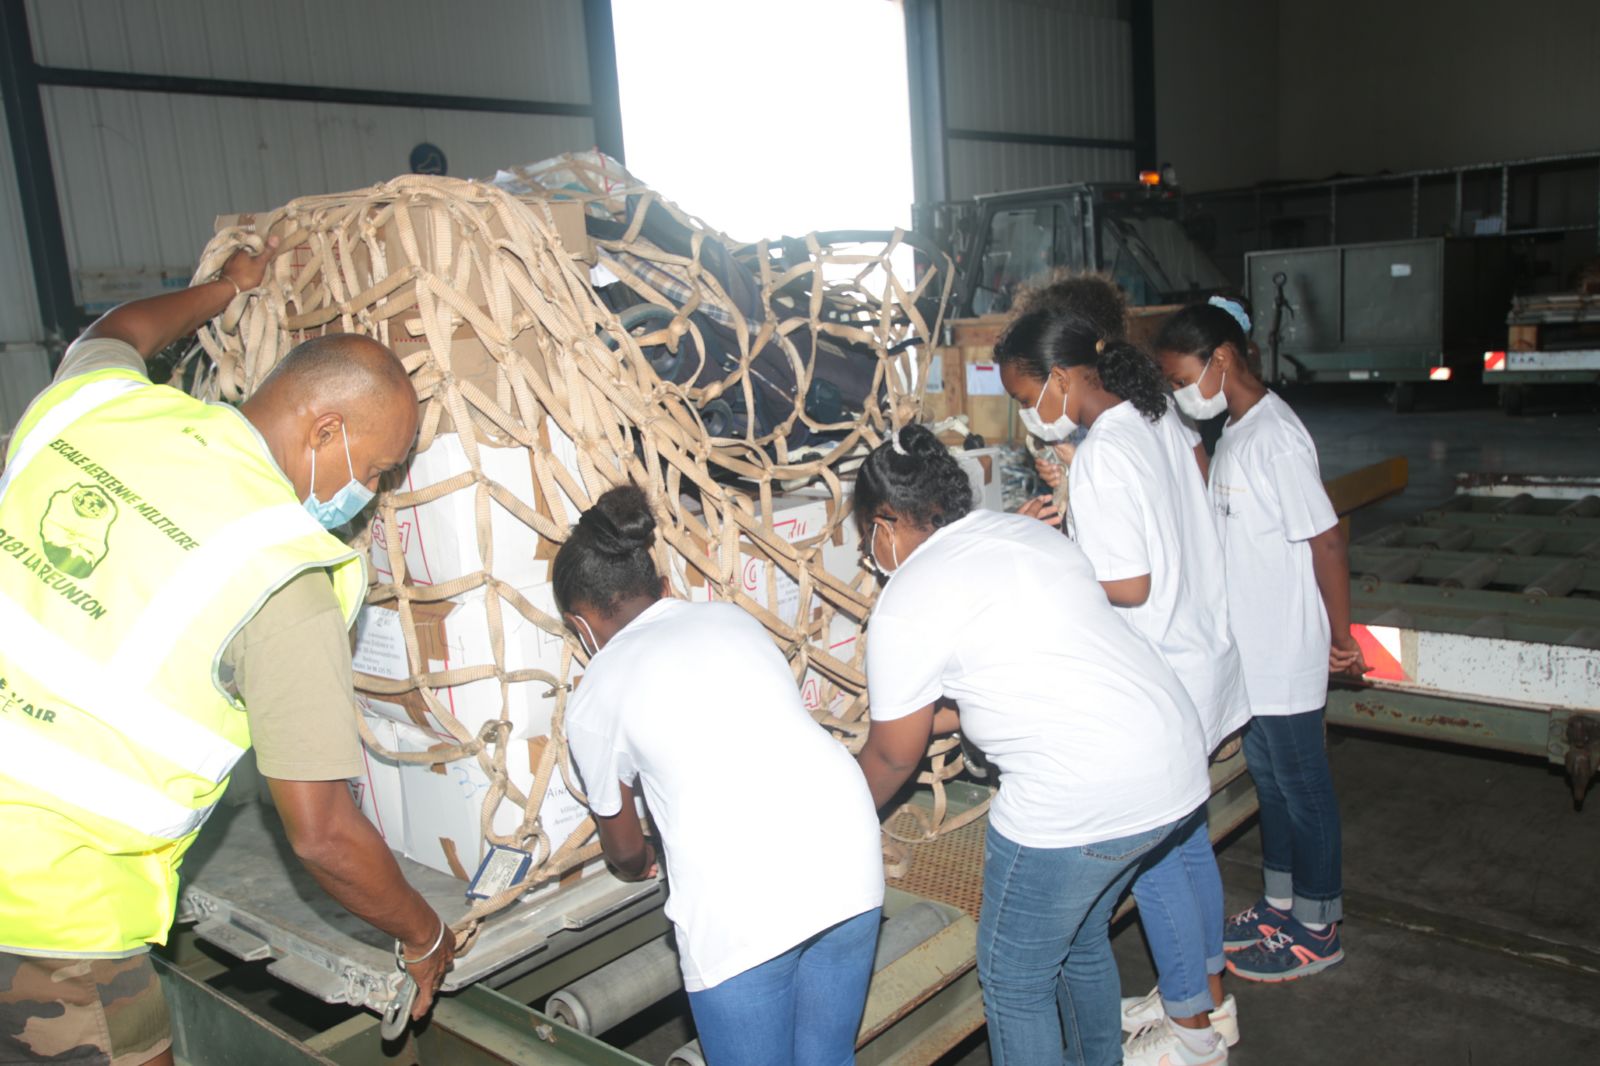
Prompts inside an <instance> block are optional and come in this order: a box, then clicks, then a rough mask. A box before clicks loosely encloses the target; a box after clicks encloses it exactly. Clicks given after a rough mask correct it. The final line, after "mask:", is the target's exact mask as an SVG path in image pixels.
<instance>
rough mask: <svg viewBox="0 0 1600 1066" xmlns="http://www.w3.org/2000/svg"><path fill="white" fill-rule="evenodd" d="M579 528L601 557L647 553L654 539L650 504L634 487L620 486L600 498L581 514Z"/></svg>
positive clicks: (654, 525) (654, 523)
mask: <svg viewBox="0 0 1600 1066" xmlns="http://www.w3.org/2000/svg"><path fill="white" fill-rule="evenodd" d="M578 525H579V526H580V527H582V528H583V529H584V530H585V531H586V532H588V533H589V534H590V535H591V536H592V537H593V541H594V546H595V549H596V550H598V551H599V552H601V553H602V554H604V555H615V556H627V555H632V554H633V553H635V552H638V551H649V550H650V547H651V545H653V544H654V543H655V539H656V519H655V516H654V515H653V514H651V513H650V501H649V499H648V498H647V497H646V496H645V494H644V491H643V490H641V489H640V488H639V487H638V486H636V485H621V486H619V487H617V488H614V489H611V490H610V491H609V492H606V493H604V494H603V495H601V497H600V498H599V499H598V500H596V501H595V502H594V506H593V507H591V508H589V509H588V510H587V511H585V512H583V515H582V516H581V517H580V518H579V519H578Z"/></svg>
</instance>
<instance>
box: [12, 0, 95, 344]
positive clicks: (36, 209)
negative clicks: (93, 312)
mask: <svg viewBox="0 0 1600 1066" xmlns="http://www.w3.org/2000/svg"><path fill="white" fill-rule="evenodd" d="M39 73H40V67H39V66H38V64H36V63H35V62H34V60H33V39H32V37H31V35H30V34H29V31H28V9H27V5H25V4H24V3H23V2H22V0H4V2H3V3H0V96H4V97H5V108H6V124H7V126H8V127H9V132H10V135H11V155H12V158H13V159H14V160H15V161H16V169H17V194H18V198H19V199H20V201H21V203H22V220H23V225H24V227H25V229H26V231H27V236H28V257H29V259H30V260H31V262H32V264H33V285H34V290H35V292H36V293H37V296H38V300H39V318H40V321H41V323H42V324H43V326H44V331H45V334H46V338H41V339H51V340H55V341H57V342H58V343H59V342H62V341H65V340H66V338H68V337H70V336H72V335H74V334H76V333H77V332H78V329H79V327H80V326H81V325H82V324H83V323H82V317H83V316H82V312H81V311H79V310H78V305H77V300H76V298H75V297H74V296H73V293H72V270H71V267H70V266H69V265H68V260H67V238H66V230H65V229H64V228H63V226H62V223H61V204H60V201H59V200H58V199H57V197H56V178H55V170H54V168H53V167H52V166H51V163H50V141H49V137H48V135H47V134H46V132H45V125H44V106H43V104H42V103H41V101H40V99H39V85H40V84H41V80H40V77H39ZM53 362H54V358H53V357H52V363H53Z"/></svg>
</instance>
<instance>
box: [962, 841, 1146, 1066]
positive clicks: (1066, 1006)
mask: <svg viewBox="0 0 1600 1066" xmlns="http://www.w3.org/2000/svg"><path fill="white" fill-rule="evenodd" d="M1175 824H1176V823H1173V824H1169V825H1164V826H1161V827H1159V828H1157V829H1150V830H1147V831H1145V832H1143V833H1134V834H1132V835H1131V836H1126V837H1121V838H1118V839H1116V840H1107V841H1104V842H1102V843H1098V844H1086V845H1084V846H1082V847H1075V848H1030V847H1025V846H1024V845H1021V844H1015V843H1013V842H1011V841H1010V840H1007V839H1006V838H1005V837H1004V836H1002V835H1001V834H1000V833H999V832H997V831H996V830H995V828H994V826H993V825H991V826H990V827H989V835H988V838H987V839H986V840H985V842H984V849H983V909H982V912H981V913H980V914H979V917H978V980H979V981H980V982H981V983H982V985H983V1009H984V1013H985V1014H986V1015H987V1016H988V1020H989V1057H990V1060H991V1061H992V1062H993V1063H994V1066H1008V1064H1009V1066H1048V1064H1050V1063H1062V1062H1071V1063H1074V1064H1082V1066H1118V1064H1120V1063H1121V1062H1122V1023H1121V995H1122V992H1121V987H1120V985H1119V983H1118V979H1117V960H1116V959H1115V958H1114V957H1113V956H1112V954H1111V928H1110V926H1111V913H1112V911H1114V910H1115V909H1116V906H1117V900H1118V899H1120V898H1121V896H1122V893H1123V891H1124V890H1125V889H1126V888H1127V887H1128V882H1130V881H1132V880H1133V875H1134V873H1135V872H1136V871H1137V870H1138V868H1139V862H1140V860H1141V859H1142V858H1143V857H1144V856H1145V855H1146V854H1148V853H1149V852H1150V851H1151V849H1153V848H1154V847H1155V846H1156V845H1158V844H1160V843H1161V841H1162V840H1163V839H1164V838H1165V837H1166V836H1167V834H1168V833H1170V832H1171V831H1172V829H1173V825H1175ZM1063 1026H1065V1030H1066V1034H1065V1045H1066V1046H1065V1048H1063V1038H1062V1028H1063Z"/></svg>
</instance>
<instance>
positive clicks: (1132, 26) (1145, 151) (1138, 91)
mask: <svg viewBox="0 0 1600 1066" xmlns="http://www.w3.org/2000/svg"><path fill="white" fill-rule="evenodd" d="M1155 21H1156V20H1155V3H1154V0H1133V2H1132V4H1130V5H1129V12H1128V32H1129V36H1130V42H1129V43H1130V45H1131V47H1132V58H1133V64H1132V65H1133V162H1134V165H1135V166H1136V167H1138V168H1139V169H1140V170H1154V169H1156V168H1157V167H1158V166H1160V165H1161V161H1160V158H1159V157H1158V155H1157V153H1156V35H1155Z"/></svg>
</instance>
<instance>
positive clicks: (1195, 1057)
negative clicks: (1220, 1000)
mask: <svg viewBox="0 0 1600 1066" xmlns="http://www.w3.org/2000/svg"><path fill="white" fill-rule="evenodd" d="M1176 1028H1177V1027H1176V1026H1174V1025H1173V1024H1172V1023H1171V1022H1170V1021H1168V1020H1167V1018H1166V1015H1162V1017H1161V1020H1160V1021H1158V1022H1156V1023H1154V1024H1153V1025H1148V1026H1146V1027H1145V1028H1143V1029H1141V1030H1139V1031H1138V1032H1137V1033H1134V1034H1133V1035H1132V1036H1130V1037H1129V1038H1128V1042H1127V1043H1126V1044H1123V1045H1122V1066H1223V1063H1225V1062H1227V1061H1228V1043H1227V1041H1225V1040H1223V1039H1222V1037H1221V1035H1220V1034H1219V1035H1217V1036H1216V1043H1215V1044H1214V1045H1212V1048H1211V1050H1210V1051H1206V1052H1196V1051H1193V1050H1191V1049H1190V1048H1189V1045H1188V1044H1185V1043H1184V1042H1183V1038H1182V1037H1180V1036H1179V1035H1178V1034H1177V1032H1175V1030H1176Z"/></svg>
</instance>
